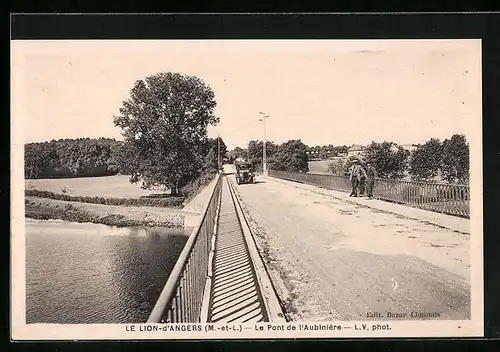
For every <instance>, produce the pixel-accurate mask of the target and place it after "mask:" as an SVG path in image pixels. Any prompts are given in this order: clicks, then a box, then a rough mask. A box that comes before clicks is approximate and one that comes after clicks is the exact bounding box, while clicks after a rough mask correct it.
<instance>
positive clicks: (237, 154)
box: [229, 147, 248, 163]
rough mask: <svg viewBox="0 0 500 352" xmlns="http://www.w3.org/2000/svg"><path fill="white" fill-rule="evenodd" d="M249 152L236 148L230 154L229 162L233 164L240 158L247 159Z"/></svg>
mask: <svg viewBox="0 0 500 352" xmlns="http://www.w3.org/2000/svg"><path fill="white" fill-rule="evenodd" d="M247 155H248V151H247V150H246V149H243V148H240V147H235V148H234V149H233V150H231V151H230V152H229V162H230V163H233V162H234V161H235V160H236V159H238V158H246V157H247Z"/></svg>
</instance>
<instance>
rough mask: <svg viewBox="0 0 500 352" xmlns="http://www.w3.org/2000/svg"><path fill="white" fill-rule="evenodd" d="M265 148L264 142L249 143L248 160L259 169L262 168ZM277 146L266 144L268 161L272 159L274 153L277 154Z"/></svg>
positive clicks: (270, 143) (269, 142) (271, 143)
mask: <svg viewBox="0 0 500 352" xmlns="http://www.w3.org/2000/svg"><path fill="white" fill-rule="evenodd" d="M263 146H264V143H263V142H262V141H250V142H249V143H248V148H247V151H248V158H249V161H250V162H251V163H252V164H253V165H254V166H255V167H257V168H260V167H261V166H262V158H263ZM276 149H277V146H276V145H275V144H274V143H273V142H271V141H267V142H266V159H270V158H272V156H273V155H274V153H275V152H276Z"/></svg>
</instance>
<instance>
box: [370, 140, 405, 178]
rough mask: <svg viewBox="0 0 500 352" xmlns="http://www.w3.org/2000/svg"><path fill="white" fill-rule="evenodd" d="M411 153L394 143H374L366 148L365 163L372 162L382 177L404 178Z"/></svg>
mask: <svg viewBox="0 0 500 352" xmlns="http://www.w3.org/2000/svg"><path fill="white" fill-rule="evenodd" d="M409 155H410V152H409V151H408V150H405V149H403V148H402V147H401V146H397V147H396V145H395V144H394V143H392V142H382V143H376V142H372V143H371V144H370V145H369V146H368V147H367V148H366V154H365V161H366V162H371V163H372V164H373V166H374V167H375V170H376V171H377V174H378V175H379V176H380V177H383V178H384V177H388V178H396V179H398V178H403V177H404V176H405V172H406V170H407V168H408V164H407V161H408V157H409Z"/></svg>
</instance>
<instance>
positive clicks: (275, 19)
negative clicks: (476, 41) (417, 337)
mask: <svg viewBox="0 0 500 352" xmlns="http://www.w3.org/2000/svg"><path fill="white" fill-rule="evenodd" d="M499 24H500V14H498V13H495V14H486V13H482V14H480V13H473V14H458V13H455V14H399V15H397V14H328V15H327V14H321V15H319V14H318V15H313V14H288V15H285V14H281V15H271V14H263V15H248V14H226V15H222V14H215V15H214V14H212V15H211V14H208V15H193V14H191V15H181V14H173V15H131V14H121V15H106V14H102V15H41V14H38V15H22V14H15V15H11V38H12V39H17V40H23V39H382V38H390V39H420V38H422V39H436V38H441V39H443V38H446V39H454V38H456V39H462V38H480V39H482V55H483V178H484V182H483V190H484V200H483V213H484V219H485V220H484V260H485V272H484V273H485V274H484V279H485V300H484V303H485V336H489V337H491V338H496V339H498V338H499V337H500V299H499V297H500V275H498V268H500V260H499V259H500V246H499V244H500V241H499V240H498V238H497V236H500V234H499V233H498V232H499V231H498V229H499V228H500V217H499V216H496V215H497V214H498V211H497V209H500V200H499V196H500V185H499V182H498V181H499V180H500V177H499V176H498V172H499V171H500V168H499V167H500V138H498V136H497V135H498V132H497V131H500V128H499V126H498V123H497V122H496V119H495V118H496V117H498V116H500V109H499V101H500V99H499V98H500V85H499V82H500V45H499V44H500V25H499ZM3 131H4V133H5V135H4V139H3V142H4V143H5V142H6V141H9V132H8V130H5V129H4V130H3ZM9 147H10V144H9ZM4 150H7V149H4ZM4 161H5V165H3V166H4V168H3V170H4V171H5V170H7V163H6V158H2V162H4ZM8 177H9V176H7V178H6V180H8V179H9V178H8ZM5 189H8V188H7V187H5ZM1 195H2V197H4V198H5V200H6V199H7V198H8V196H9V194H8V192H2V193H1ZM5 238H6V236H4V239H5ZM4 248H6V247H4ZM4 258H7V256H4ZM4 282H6V280H5V281H4ZM8 297H9V296H7V298H8ZM5 301H6V302H8V301H9V300H8V299H7V300H4V302H5ZM9 320H10V319H8V320H7V322H6V323H7V324H5V325H4V324H2V325H3V326H5V327H6V328H7V329H6V330H4V331H7V332H8V331H9V325H10V321H9ZM8 334H9V333H8ZM396 340H399V341H402V340H405V339H396ZM428 340H432V339H424V341H428ZM442 340H447V341H446V343H448V342H450V343H452V344H453V348H457V345H456V343H455V342H454V341H452V340H450V339H440V341H437V340H433V341H434V342H436V344H435V345H434V346H443V341H442ZM280 341H281V342H283V344H282V346H283V347H285V348H284V349H286V350H287V351H288V350H295V349H297V348H299V346H303V347H306V346H304V344H303V343H302V342H294V343H293V344H290V342H287V341H285V340H280ZM304 341H311V340H304ZM378 341H380V340H378ZM384 341H385V340H384ZM358 342H359V344H361V345H363V344H365V342H366V340H365V341H361V340H356V342H349V343H354V344H358ZM172 343H173V344H174V345H178V344H177V343H175V342H172ZM307 343H309V342H307ZM19 344H21V345H25V347H27V346H28V345H31V344H30V343H24V342H20V343H19ZM19 344H16V343H15V344H14V345H19ZM225 344H226V345H233V346H234V345H236V346H235V347H238V348H241V347H242V344H241V343H238V342H236V341H228V342H225ZM313 344H314V345H316V347H319V348H324V347H326V346H325V345H324V343H323V342H315V343H313ZM92 345H93V344H92ZM203 345H205V346H206V347H209V346H211V348H208V349H210V350H212V349H213V347H214V345H213V344H211V343H209V342H205V343H203ZM410 345H414V346H415V345H417V347H418V346H419V345H420V342H418V341H414V342H410ZM44 346H45V347H48V345H44ZM62 346H66V347H69V345H68V344H67V343H62V344H58V347H59V348H60V347H62ZM77 346H78V347H76V346H73V347H72V348H77V349H78V348H80V347H81V348H89V347H91V345H89V344H88V343H84V344H83V345H77ZM150 346H151V347H152V348H154V347H158V346H159V345H157V344H156V343H153V344H150ZM153 346H154V347H153ZM461 346H462V345H461ZM10 347H12V346H10ZM39 347H40V346H39ZM172 347H173V346H172ZM190 347H194V346H193V345H191V346H190ZM308 348H310V347H308ZM438 348H440V347H438ZM155 349H156V348H155Z"/></svg>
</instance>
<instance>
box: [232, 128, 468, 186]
mask: <svg viewBox="0 0 500 352" xmlns="http://www.w3.org/2000/svg"><path fill="white" fill-rule="evenodd" d="M262 147H263V142H262V141H250V142H249V144H248V146H247V148H245V149H243V148H241V147H236V148H234V149H233V150H232V151H230V152H229V154H228V155H229V161H230V162H232V161H233V160H235V159H236V158H238V157H241V158H244V159H246V160H249V161H251V162H252V163H253V164H254V165H255V167H256V168H257V169H260V168H261V165H262V149H263V148H262ZM348 149H349V147H347V146H337V147H335V146H333V145H328V146H322V147H318V146H316V147H309V146H307V145H305V144H304V143H302V142H301V141H300V140H290V141H288V142H285V143H283V144H280V145H278V144H275V143H273V142H267V144H266V154H267V165H268V168H269V169H273V170H281V171H291V172H308V170H309V168H308V161H309V160H311V157H310V156H311V151H316V152H317V153H316V155H315V156H314V157H313V158H316V157H317V155H319V159H328V158H330V157H336V156H338V155H344V154H345V153H346V152H347V151H348ZM327 151H330V153H327ZM354 159H358V160H360V161H361V162H362V164H365V163H366V162H371V163H372V164H373V165H374V167H375V169H376V171H377V174H378V176H379V177H381V178H391V179H402V178H411V179H412V180H415V181H428V182H429V181H436V180H441V181H447V182H450V183H467V182H468V180H469V144H468V142H467V140H466V138H465V136H464V135H460V134H455V135H453V136H452V137H450V138H448V139H445V140H444V141H442V142H441V141H440V140H439V139H436V138H431V139H429V140H428V141H427V142H425V143H424V144H419V145H416V148H415V149H414V150H412V151H410V150H407V149H404V148H403V147H402V146H399V145H397V144H396V143H393V142H387V141H384V142H381V143H377V142H372V143H371V144H369V145H368V146H367V147H366V148H365V150H364V152H363V153H362V154H361V155H360V156H357V157H343V158H336V160H334V161H332V162H331V163H330V164H329V170H330V171H331V172H332V174H334V175H338V176H346V175H347V174H348V170H349V168H350V166H351V165H352V163H353V160H354Z"/></svg>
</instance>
